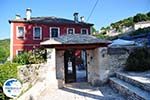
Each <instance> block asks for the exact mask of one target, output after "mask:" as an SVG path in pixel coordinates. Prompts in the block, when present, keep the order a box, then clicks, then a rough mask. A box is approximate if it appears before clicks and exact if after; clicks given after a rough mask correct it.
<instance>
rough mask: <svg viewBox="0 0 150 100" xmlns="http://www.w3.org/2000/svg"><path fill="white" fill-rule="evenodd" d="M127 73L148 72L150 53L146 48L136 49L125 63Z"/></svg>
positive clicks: (149, 68)
mask: <svg viewBox="0 0 150 100" xmlns="http://www.w3.org/2000/svg"><path fill="white" fill-rule="evenodd" d="M125 69H126V70H127V71H146V70H150V51H149V49H148V48H137V49H135V50H134V51H133V52H132V53H131V54H130V55H129V57H128V59H127V61H126V67H125Z"/></svg>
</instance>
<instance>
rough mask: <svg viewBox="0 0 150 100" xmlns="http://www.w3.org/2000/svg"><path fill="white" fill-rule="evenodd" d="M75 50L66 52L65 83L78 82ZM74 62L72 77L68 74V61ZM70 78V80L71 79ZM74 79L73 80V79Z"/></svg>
mask: <svg viewBox="0 0 150 100" xmlns="http://www.w3.org/2000/svg"><path fill="white" fill-rule="evenodd" d="M74 52H75V50H73V49H68V50H65V52H64V70H65V71H64V73H65V83H70V82H76V67H75V53H74ZM69 58H70V59H71V62H72V71H73V73H72V76H71V75H69V73H68V59H69ZM69 78H70V79H69ZM71 78H72V79H71Z"/></svg>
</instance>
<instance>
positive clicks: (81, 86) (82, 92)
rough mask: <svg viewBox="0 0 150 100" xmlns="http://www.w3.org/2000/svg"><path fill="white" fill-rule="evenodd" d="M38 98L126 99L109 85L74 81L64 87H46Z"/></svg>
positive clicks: (64, 99)
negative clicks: (96, 85) (94, 85)
mask: <svg viewBox="0 0 150 100" xmlns="http://www.w3.org/2000/svg"><path fill="white" fill-rule="evenodd" d="M38 100H125V99H124V98H123V97H122V96H121V95H119V94H117V93H115V92H114V91H113V90H112V89H111V88H110V87H109V86H108V85H106V86H101V87H92V86H90V85H89V84H88V83H72V84H68V85H66V86H65V87H64V88H62V89H48V88H47V89H45V90H44V91H43V92H42V93H41V94H40V96H39V97H38Z"/></svg>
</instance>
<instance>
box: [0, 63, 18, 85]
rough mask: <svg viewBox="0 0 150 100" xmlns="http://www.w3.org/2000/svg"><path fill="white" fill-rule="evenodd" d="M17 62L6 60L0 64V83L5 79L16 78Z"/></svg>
mask: <svg viewBox="0 0 150 100" xmlns="http://www.w3.org/2000/svg"><path fill="white" fill-rule="evenodd" d="M18 65H19V64H15V63H10V62H7V63H5V64H3V65H0V83H2V84H3V83H4V82H5V81H6V80H7V79H10V78H17V66H18Z"/></svg>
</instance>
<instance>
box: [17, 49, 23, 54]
mask: <svg viewBox="0 0 150 100" xmlns="http://www.w3.org/2000/svg"><path fill="white" fill-rule="evenodd" d="M19 51H22V52H23V51H24V50H23V49H18V50H16V55H17V56H18V52H19Z"/></svg>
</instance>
